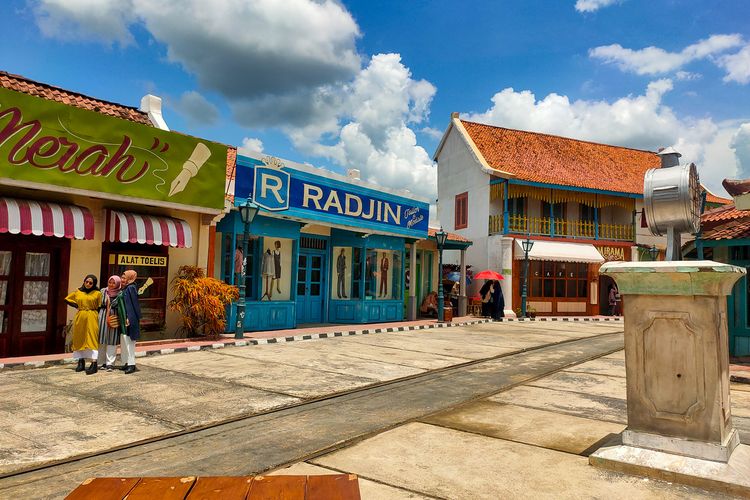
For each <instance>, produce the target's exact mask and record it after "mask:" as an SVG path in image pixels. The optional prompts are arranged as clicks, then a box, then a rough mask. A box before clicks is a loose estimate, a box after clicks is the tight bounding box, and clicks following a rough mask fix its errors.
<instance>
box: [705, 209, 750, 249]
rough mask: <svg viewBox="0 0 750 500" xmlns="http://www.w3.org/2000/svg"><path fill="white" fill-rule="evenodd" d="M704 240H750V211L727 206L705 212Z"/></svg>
mask: <svg viewBox="0 0 750 500" xmlns="http://www.w3.org/2000/svg"><path fill="white" fill-rule="evenodd" d="M701 228H702V229H703V235H702V238H703V239H704V240H732V239H740V238H750V210H737V208H735V206H734V205H725V206H722V207H718V208H715V209H713V210H709V211H708V212H705V213H704V214H703V216H702V217H701Z"/></svg>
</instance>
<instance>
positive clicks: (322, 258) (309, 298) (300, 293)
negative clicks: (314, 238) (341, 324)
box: [297, 249, 326, 323]
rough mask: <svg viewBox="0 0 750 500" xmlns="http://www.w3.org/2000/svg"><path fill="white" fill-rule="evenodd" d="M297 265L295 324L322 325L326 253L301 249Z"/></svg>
mask: <svg viewBox="0 0 750 500" xmlns="http://www.w3.org/2000/svg"><path fill="white" fill-rule="evenodd" d="M297 264H298V266H297V323H322V322H323V321H324V318H323V304H324V302H325V301H324V297H323V292H324V290H325V276H326V272H325V271H326V252H325V251H324V250H312V249H301V250H300V252H299V256H298V262H297Z"/></svg>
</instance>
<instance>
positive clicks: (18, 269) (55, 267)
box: [0, 235, 83, 357]
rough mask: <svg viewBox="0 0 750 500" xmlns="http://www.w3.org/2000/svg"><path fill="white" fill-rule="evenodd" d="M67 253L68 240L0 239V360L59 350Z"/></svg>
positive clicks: (8, 237) (20, 237) (63, 313)
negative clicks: (1, 358) (0, 358)
mask: <svg viewBox="0 0 750 500" xmlns="http://www.w3.org/2000/svg"><path fill="white" fill-rule="evenodd" d="M69 254H70V241H69V240H67V239H62V238H45V237H37V236H14V235H2V237H0V357H14V356H33V355H38V354H49V353H53V352H60V351H62V350H63V337H62V329H63V327H64V324H65V306H64V303H63V298H64V297H65V295H66V294H67V281H68V272H67V268H68V258H69ZM81 279H83V277H82V278H81Z"/></svg>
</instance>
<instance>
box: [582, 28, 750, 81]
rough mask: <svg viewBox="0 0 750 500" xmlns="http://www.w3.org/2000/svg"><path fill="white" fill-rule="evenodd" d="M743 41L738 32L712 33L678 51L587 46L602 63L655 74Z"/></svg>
mask: <svg viewBox="0 0 750 500" xmlns="http://www.w3.org/2000/svg"><path fill="white" fill-rule="evenodd" d="M742 43H743V41H742V36H740V35H738V34H732V35H711V36H710V37H708V38H706V39H705V40H700V41H698V42H697V43H694V44H692V45H688V46H687V47H685V48H684V49H682V50H681V51H680V52H667V51H666V50H664V49H661V48H659V47H653V46H652V47H646V48H644V49H639V50H633V49H626V48H624V47H623V46H622V45H620V44H617V43H616V44H612V45H604V46H600V47H595V48H593V49H590V50H589V56H590V57H593V58H595V59H600V60H602V61H603V62H605V63H609V64H615V65H616V66H617V67H618V68H620V69H621V70H623V71H630V72H633V73H636V74H639V75H658V74H664V73H669V72H671V71H675V70H678V69H680V68H681V67H683V66H684V65H686V64H688V63H690V62H692V61H696V60H698V59H705V58H707V57H711V56H714V55H717V54H720V53H722V52H725V51H727V50H729V49H733V48H736V47H739V46H740V45H742Z"/></svg>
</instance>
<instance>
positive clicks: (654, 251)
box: [648, 245, 659, 260]
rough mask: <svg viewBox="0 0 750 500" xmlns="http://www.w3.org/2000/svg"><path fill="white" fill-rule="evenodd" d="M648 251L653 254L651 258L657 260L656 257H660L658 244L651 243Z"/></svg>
mask: <svg viewBox="0 0 750 500" xmlns="http://www.w3.org/2000/svg"><path fill="white" fill-rule="evenodd" d="M648 253H649V254H650V255H651V260H656V258H657V257H659V249H658V248H656V245H651V248H649V249H648Z"/></svg>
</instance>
